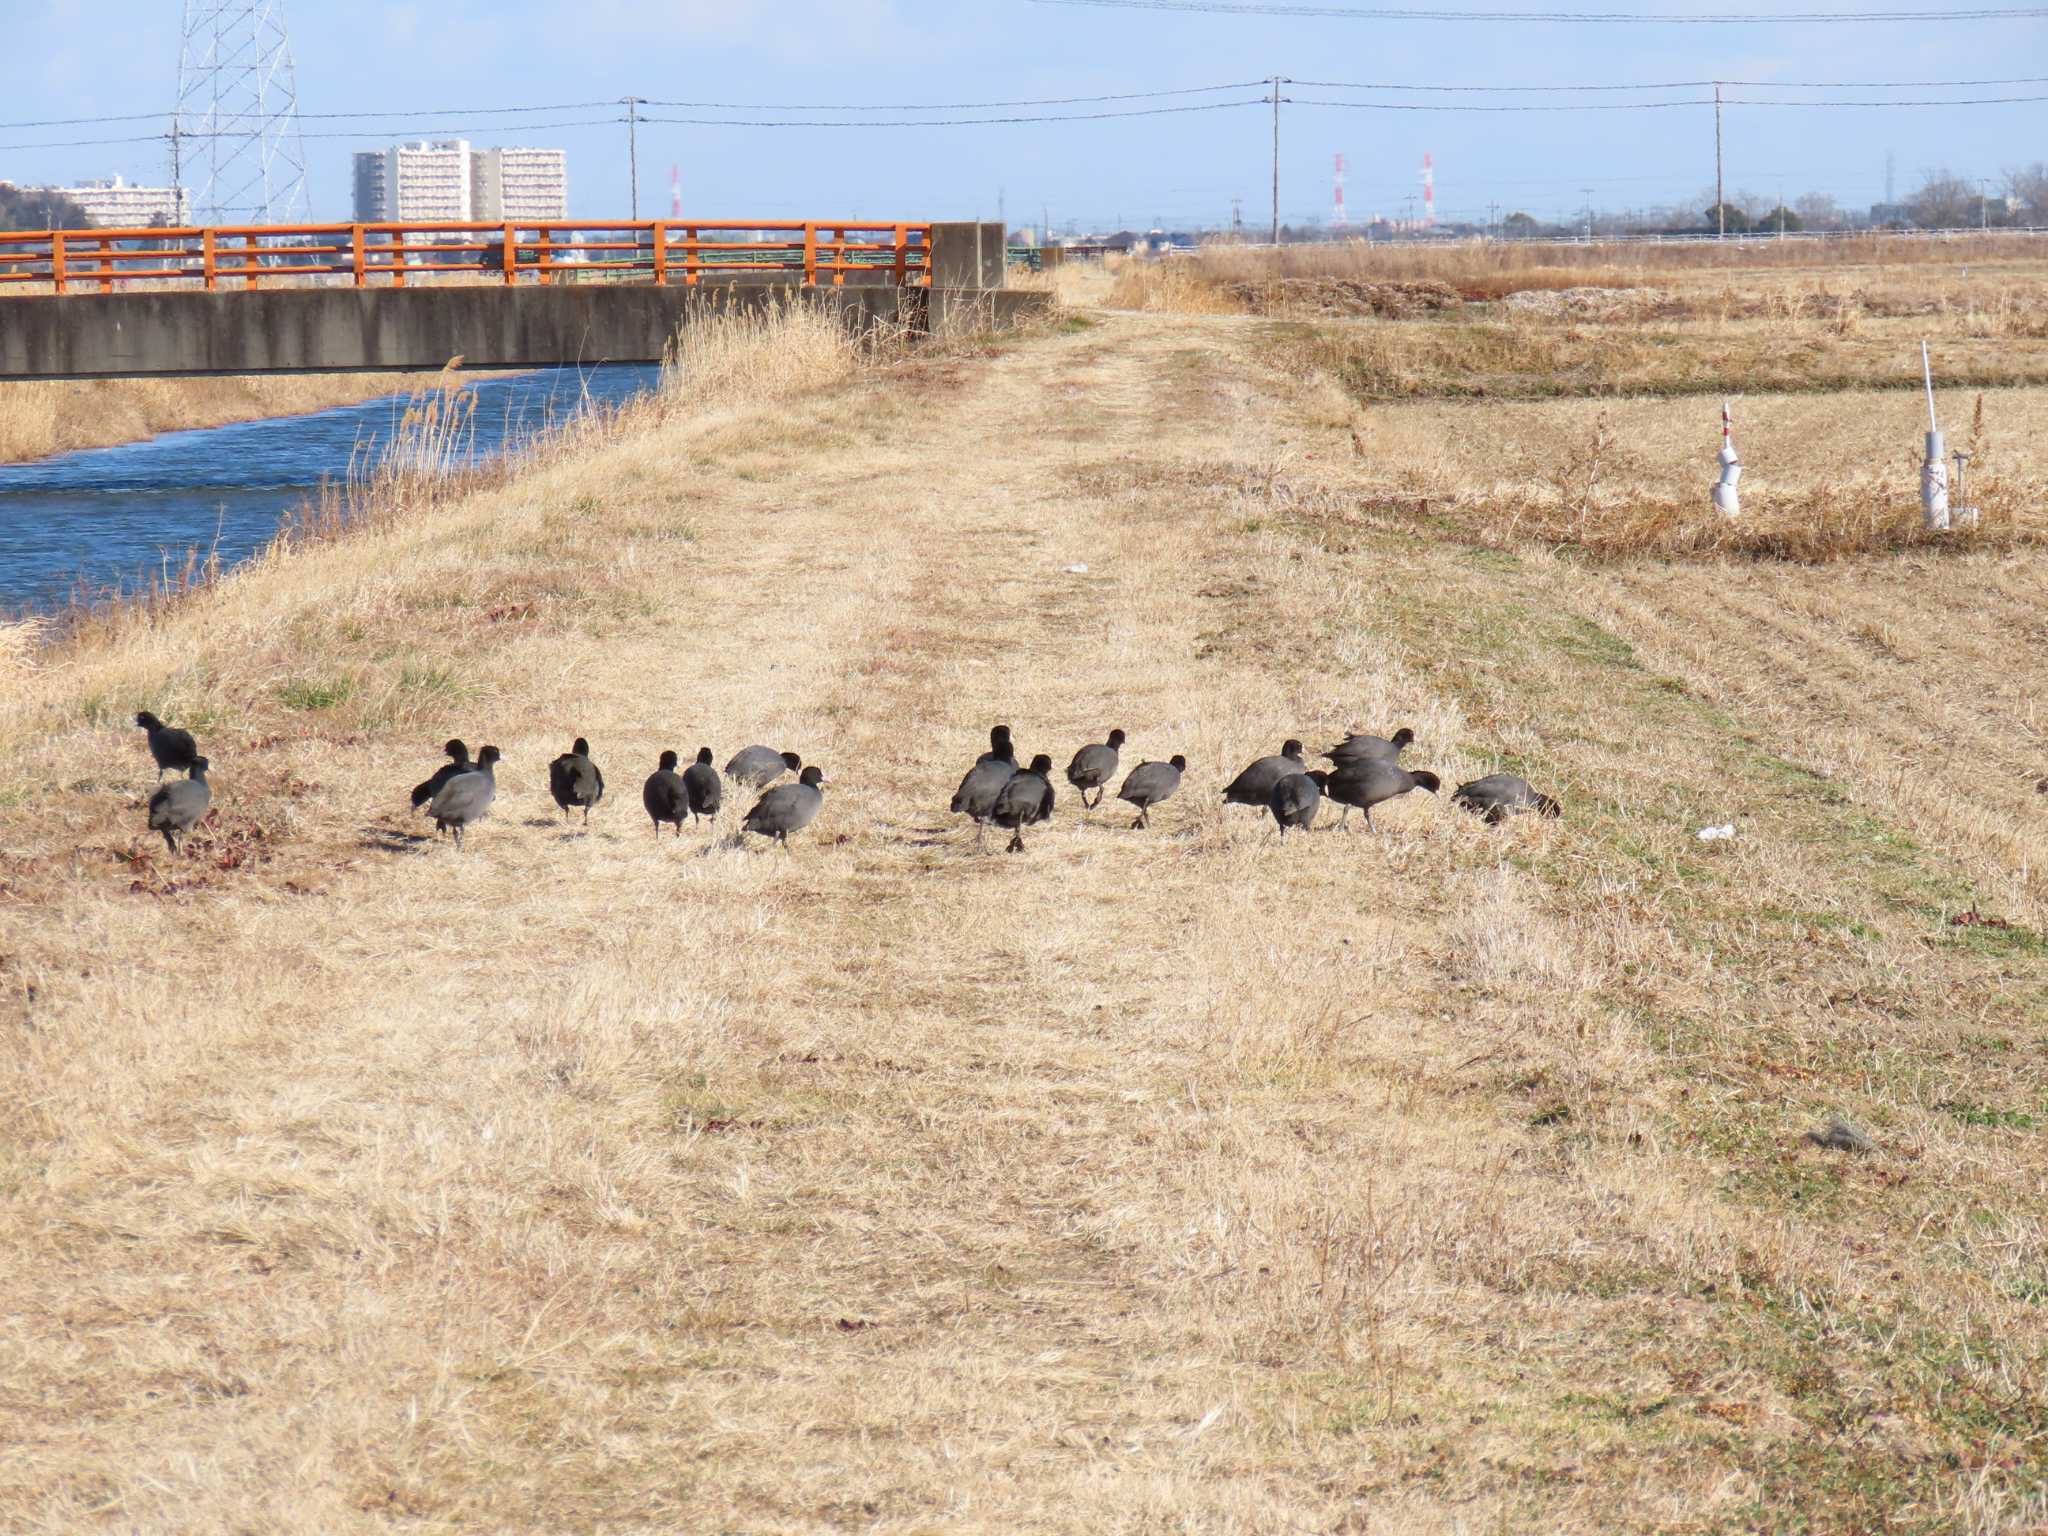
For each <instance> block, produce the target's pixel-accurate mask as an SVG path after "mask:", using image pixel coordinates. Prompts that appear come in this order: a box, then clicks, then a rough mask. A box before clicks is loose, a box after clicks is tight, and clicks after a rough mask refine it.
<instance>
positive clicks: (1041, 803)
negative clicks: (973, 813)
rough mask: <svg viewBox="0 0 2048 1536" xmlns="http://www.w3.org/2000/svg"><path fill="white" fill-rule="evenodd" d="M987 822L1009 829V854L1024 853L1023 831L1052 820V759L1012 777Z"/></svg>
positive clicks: (1044, 758) (1035, 761) (1037, 762)
mask: <svg viewBox="0 0 2048 1536" xmlns="http://www.w3.org/2000/svg"><path fill="white" fill-rule="evenodd" d="M1116 734H1117V735H1122V734H1123V733H1122V732H1121V731H1119V732H1117V733H1116ZM988 819H989V820H990V821H992V822H994V823H995V824H996V825H997V826H999V827H1007V828H1009V829H1010V847H1009V851H1010V852H1011V853H1022V852H1023V851H1024V829H1025V828H1026V827H1029V826H1033V825H1035V824H1036V823H1038V822H1041V821H1050V820H1052V759H1051V758H1050V757H1048V756H1046V754H1045V753H1043V752H1041V753H1039V754H1038V755H1037V756H1036V757H1034V758H1032V759H1031V766H1030V767H1029V768H1026V769H1025V770H1024V771H1023V772H1021V773H1013V774H1011V775H1010V778H1009V782H1008V783H1006V784H1004V785H1003V787H1002V789H1001V790H1000V791H999V792H998V793H997V795H996V803H995V805H994V806H993V807H992V808H991V809H990V811H989V815H988Z"/></svg>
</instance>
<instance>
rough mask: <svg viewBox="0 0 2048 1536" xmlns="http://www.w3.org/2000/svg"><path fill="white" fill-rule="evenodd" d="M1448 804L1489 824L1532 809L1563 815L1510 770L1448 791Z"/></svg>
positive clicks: (1548, 814) (1548, 797)
mask: <svg viewBox="0 0 2048 1536" xmlns="http://www.w3.org/2000/svg"><path fill="white" fill-rule="evenodd" d="M1451 803H1452V804H1453V805H1461V806H1463V807H1464V808H1465V809H1466V810H1468V811H1470V812H1472V814H1473V815H1475V816H1482V817H1484V818H1485V819H1486V824H1487V825H1488V826H1489V827H1497V826H1499V825H1500V824H1501V823H1502V822H1504V821H1506V820H1507V819H1508V818H1509V817H1510V816H1519V815H1521V814H1522V813H1523V812H1524V811H1535V812H1536V813H1537V814H1538V815H1541V816H1562V815H1563V814H1564V808H1563V807H1562V806H1560V805H1559V804H1558V803H1557V802H1556V801H1555V800H1553V799H1551V798H1550V796H1548V795H1541V794H1538V793H1537V792H1536V791H1535V790H1533V789H1531V788H1530V787H1529V781H1528V780H1527V779H1525V778H1522V777H1521V776H1520V775H1518V774H1512V773H1489V774H1488V775H1487V776H1486V777H1485V778H1483V779H1474V780H1473V781H1472V782H1471V783H1469V784H1460V785H1459V786H1458V787H1457V788H1456V789H1455V790H1453V791H1451Z"/></svg>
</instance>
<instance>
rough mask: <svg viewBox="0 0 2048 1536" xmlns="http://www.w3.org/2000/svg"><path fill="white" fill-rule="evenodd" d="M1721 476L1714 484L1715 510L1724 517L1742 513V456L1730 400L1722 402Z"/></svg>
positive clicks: (1719, 458) (1719, 456)
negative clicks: (1730, 412)
mask: <svg viewBox="0 0 2048 1536" xmlns="http://www.w3.org/2000/svg"><path fill="white" fill-rule="evenodd" d="M1717 462H1718V463H1719V464H1720V466H1721V478H1720V479H1719V480H1718V481H1717V482H1715V485H1714V510H1715V511H1716V512H1718V513H1720V514H1721V515H1722V516H1723V517H1740V516H1741V515H1742V493H1741V492H1740V491H1738V490H1737V489H1736V482H1738V481H1739V480H1741V479H1742V457H1741V455H1739V454H1738V453H1736V451H1735V422H1734V419H1733V418H1732V417H1731V416H1730V414H1729V410H1728V402H1727V401H1726V400H1723V401H1722V402H1721V452H1720V454H1719V455H1718V457H1717Z"/></svg>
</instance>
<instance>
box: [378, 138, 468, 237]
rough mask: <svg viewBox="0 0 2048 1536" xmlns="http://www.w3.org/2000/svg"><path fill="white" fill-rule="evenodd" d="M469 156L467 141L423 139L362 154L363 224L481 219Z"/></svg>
mask: <svg viewBox="0 0 2048 1536" xmlns="http://www.w3.org/2000/svg"><path fill="white" fill-rule="evenodd" d="M469 160H470V152H469V141H468V140H467V139H438V140H434V141H431V142H430V141H428V140H425V139H422V140H420V141H419V142H418V143H414V144H394V145H392V146H391V147H390V148H389V149H383V150H366V151H363V152H361V153H358V154H357V155H356V157H355V169H356V174H355V183H356V220H357V222H358V223H363V224H382V223H406V224H460V223H465V222H467V221H468V220H470V219H472V218H474V217H475V214H474V212H473V211H472V205H471V203H470V173H469ZM379 161H381V162H382V164H381V165H379V164H377V162H379Z"/></svg>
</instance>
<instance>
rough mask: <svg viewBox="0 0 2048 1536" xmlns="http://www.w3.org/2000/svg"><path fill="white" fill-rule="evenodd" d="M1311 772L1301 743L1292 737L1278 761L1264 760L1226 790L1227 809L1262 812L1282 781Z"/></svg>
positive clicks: (1276, 758)
mask: <svg viewBox="0 0 2048 1536" xmlns="http://www.w3.org/2000/svg"><path fill="white" fill-rule="evenodd" d="M1307 771H1308V760H1307V759H1306V758H1304V757H1303V756H1302V755H1301V743H1300V742H1298V741H1296V740H1294V739H1293V738H1292V737H1289V738H1288V740H1287V741H1286V742H1284V743H1283V744H1282V745H1281V748H1280V755H1279V756H1278V757H1262V758H1260V759H1259V760H1258V761H1257V762H1255V763H1253V764H1251V765H1250V766H1249V767H1247V768H1246V769H1245V771H1244V772H1243V773H1240V774H1239V775H1238V776H1237V777H1236V778H1234V779H1232V780H1231V781H1230V783H1229V784H1228V785H1226V786H1225V787H1224V790H1223V803H1224V804H1225V805H1255V806H1257V807H1258V808H1259V809H1260V810H1264V809H1265V808H1266V802H1267V800H1268V799H1269V798H1270V797H1271V795H1272V793H1273V786H1274V785H1275V784H1278V783H1279V782H1280V781H1281V780H1282V779H1285V778H1289V777H1291V776H1292V775H1294V774H1297V773H1306V772H1307Z"/></svg>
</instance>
